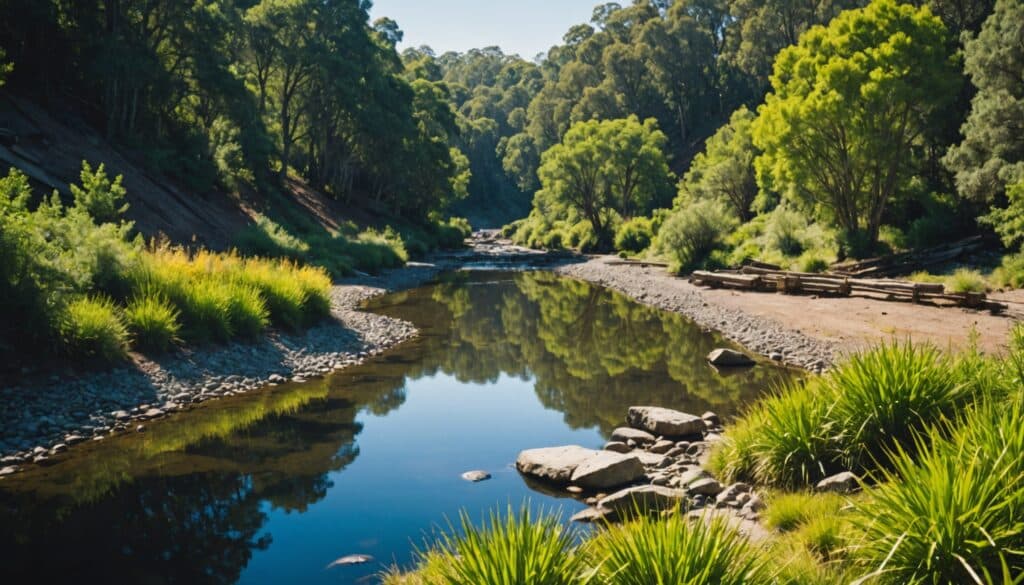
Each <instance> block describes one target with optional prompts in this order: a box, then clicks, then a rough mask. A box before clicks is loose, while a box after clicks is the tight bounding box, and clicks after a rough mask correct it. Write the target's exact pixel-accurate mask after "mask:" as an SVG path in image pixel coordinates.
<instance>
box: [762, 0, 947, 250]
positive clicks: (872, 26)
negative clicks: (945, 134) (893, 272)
mask: <svg viewBox="0 0 1024 585" xmlns="http://www.w3.org/2000/svg"><path fill="white" fill-rule="evenodd" d="M946 40H947V36H946V29H945V27H944V26H943V24H942V21H940V20H939V19H938V18H936V17H935V16H933V15H932V14H931V12H930V11H929V10H928V9H927V8H920V9H918V8H914V7H913V6H910V5H905V4H904V5H899V4H897V3H896V2H895V0H875V1H874V2H872V3H871V4H870V5H868V6H867V7H866V8H863V9H859V10H850V11H847V12H844V13H842V14H841V15H839V16H838V17H837V18H836V19H835V20H833V21H832V22H831V23H830V24H829V25H828V26H827V27H815V28H813V29H811V30H810V31H808V32H807V33H806V34H804V35H803V36H802V37H800V42H799V44H798V45H796V46H793V47H789V48H787V49H785V50H783V51H782V52H781V53H780V54H779V57H778V59H776V62H775V72H774V74H773V76H772V87H773V92H772V93H771V94H769V95H768V97H767V100H766V102H765V104H764V105H763V106H761V107H760V108H759V110H758V111H759V116H758V119H757V120H755V121H754V125H753V137H754V144H755V145H756V146H758V147H759V148H761V149H762V150H763V151H764V154H763V155H762V156H760V157H758V159H757V167H758V176H759V181H760V184H761V186H762V188H765V189H774V190H777V191H779V192H782V193H785V194H786V195H787V196H789V197H794V198H796V199H798V200H800V201H802V202H804V203H806V204H808V205H809V206H810V207H813V208H815V209H817V210H818V211H820V212H823V214H825V215H826V216H827V217H829V218H831V219H832V220H833V221H835V223H836V224H837V225H838V226H839V227H840V228H841V229H842V230H843V232H844V233H845V236H846V238H848V241H849V242H857V243H863V244H864V245H865V246H866V247H870V246H873V245H874V243H876V242H877V241H878V232H879V228H880V227H881V225H882V219H883V214H884V213H885V210H886V206H887V205H888V204H889V203H890V202H892V201H893V200H894V199H897V198H899V197H901V196H904V195H905V194H906V193H907V191H906V182H907V179H908V178H909V176H910V175H911V170H912V166H911V163H912V153H913V149H914V147H915V146H916V145H917V144H918V141H919V138H920V137H921V135H922V133H923V131H924V130H925V128H926V123H927V120H928V116H929V114H930V113H931V112H933V111H934V110H935V109H936V108H939V107H941V106H942V105H943V104H944V103H945V102H946V101H947V100H948V99H949V97H950V96H952V95H954V94H955V91H956V80H957V77H956V69H955V66H954V61H953V58H952V56H951V55H950V53H949V50H948V43H947V42H946Z"/></svg>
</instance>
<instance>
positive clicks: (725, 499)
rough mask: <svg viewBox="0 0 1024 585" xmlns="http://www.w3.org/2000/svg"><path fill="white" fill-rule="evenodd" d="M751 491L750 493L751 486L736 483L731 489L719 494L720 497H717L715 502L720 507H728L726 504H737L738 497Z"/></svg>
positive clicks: (728, 488)
mask: <svg viewBox="0 0 1024 585" xmlns="http://www.w3.org/2000/svg"><path fill="white" fill-rule="evenodd" d="M749 491H750V486H749V485H747V484H745V483H743V482H737V483H734V484H732V485H730V486H729V487H727V488H725V489H724V490H722V491H721V492H720V493H719V494H718V496H716V497H715V501H716V502H717V503H718V504H719V505H726V504H728V503H730V502H733V503H735V500H736V496H738V495H740V494H743V493H746V492H749Z"/></svg>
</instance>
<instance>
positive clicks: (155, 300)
mask: <svg viewBox="0 0 1024 585" xmlns="http://www.w3.org/2000/svg"><path fill="white" fill-rule="evenodd" d="M124 315H125V321H126V322H127V324H128V330H129V331H131V334H132V344H133V345H134V346H135V347H137V348H139V349H141V350H143V351H154V352H164V351H167V350H168V349H170V348H171V346H172V345H173V344H174V343H175V342H176V341H177V340H178V334H179V333H180V331H181V323H180V322H179V317H180V315H181V313H180V312H179V311H178V309H176V308H175V307H174V305H172V304H171V303H170V301H168V300H167V298H166V297H164V296H163V295H161V294H160V293H156V292H149V291H143V292H142V293H141V294H139V295H138V296H136V297H135V298H133V299H132V300H131V301H129V302H128V306H127V307H125V310H124Z"/></svg>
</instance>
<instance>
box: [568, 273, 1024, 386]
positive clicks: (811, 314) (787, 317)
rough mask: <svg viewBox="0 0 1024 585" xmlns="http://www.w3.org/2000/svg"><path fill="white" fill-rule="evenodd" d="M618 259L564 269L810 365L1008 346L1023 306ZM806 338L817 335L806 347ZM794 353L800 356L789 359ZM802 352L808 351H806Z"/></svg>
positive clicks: (1014, 299)
mask: <svg viewBox="0 0 1024 585" xmlns="http://www.w3.org/2000/svg"><path fill="white" fill-rule="evenodd" d="M612 260H617V259H615V258H612V257H593V258H590V259H589V260H587V261H586V262H584V263H580V264H575V265H571V266H567V267H564V268H561V269H559V270H560V271H561V272H563V273H565V274H567V275H570V276H575V277H577V278H582V279H584V280H589V281H592V282H598V283H601V284H604V285H606V286H610V287H612V288H615V289H618V290H620V291H621V292H624V293H626V294H629V295H630V296H633V297H634V298H637V299H638V300H640V301H641V302H645V303H648V304H652V305H656V306H660V307H662V308H666V309H669V310H675V311H678V312H680V313H683V314H686V315H687V316H688V317H690V318H692V319H694V320H695V321H696V322H698V323H699V324H701V325H703V326H706V327H708V328H711V329H716V330H718V331H721V332H722V333H723V334H724V335H725V336H726V337H728V338H730V339H733V340H735V341H738V342H740V343H742V344H743V345H745V346H747V347H748V348H750V349H751V350H753V351H756V352H758V353H762V354H765V355H768V353H769V352H770V351H772V348H773V347H774V346H780V347H779V349H778V350H779V351H785V352H787V359H786V360H785V361H787V362H791V363H793V364H794V365H800V366H803V367H807V359H806V357H807V355H808V354H809V355H810V356H813V355H814V354H818V355H820V357H821V359H822V360H824V361H826V362H828V361H830V359H834V357H835V356H838V355H842V354H845V353H849V352H852V351H856V350H858V349H862V348H864V347H866V346H869V345H872V344H876V343H878V342H880V341H886V340H892V339H901V340H902V339H912V340H914V341H922V342H924V341H927V342H931V343H934V344H936V345H938V346H940V347H942V348H953V349H961V348H964V347H967V346H968V345H969V344H970V342H971V337H972V331H977V334H978V345H979V347H980V348H981V349H982V350H983V351H985V352H987V353H1000V352H1002V351H1003V350H1005V348H1006V344H1007V339H1008V335H1009V332H1010V329H1011V328H1012V327H1013V326H1014V324H1015V323H1017V322H1018V318H1019V316H1020V313H1019V310H1020V309H1024V304H1021V303H1022V302H1024V294H1022V293H1021V291H1012V292H1009V293H999V294H995V295H992V296H993V298H995V299H997V300H1002V301H1008V302H1010V303H1011V305H1010V306H1011V308H1012V310H1011V311H1010V312H1009V313H1007V314H1006V315H993V314H991V313H989V312H987V311H975V310H969V309H962V308H958V307H936V306H932V305H924V304H920V305H915V304H911V303H904V302H892V301H884V300H881V299H874V298H867V297H843V298H835V297H812V296H794V295H784V294H776V293H758V292H741V291H732V290H726V289H710V288H705V287H698V286H694V285H692V284H690V283H689V282H687V280H686V279H685V278H678V277H675V276H672V275H670V274H668V273H667V272H666V271H665V270H664V269H663V268H656V267H640V266H636V265H622V264H614V265H613V264H609V262H610V261H612ZM800 339H809V340H811V341H812V343H811V346H812V347H811V348H809V349H808V348H806V347H805V348H803V351H802V352H801V351H795V352H794V351H792V350H793V348H794V347H795V348H796V349H797V350H799V349H800V346H801V345H802V344H804V345H805V344H806V342H802V343H801V342H799V341H798V340H800ZM790 353H795V354H797V357H800V358H801V359H799V360H790V359H789V355H790ZM801 353H802V354H803V355H802V356H801V355H799V354H801Z"/></svg>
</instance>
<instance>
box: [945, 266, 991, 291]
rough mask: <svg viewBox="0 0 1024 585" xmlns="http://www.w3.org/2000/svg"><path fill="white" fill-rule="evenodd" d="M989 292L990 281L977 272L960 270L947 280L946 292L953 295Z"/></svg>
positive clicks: (966, 269) (965, 269)
mask: <svg viewBox="0 0 1024 585" xmlns="http://www.w3.org/2000/svg"><path fill="white" fill-rule="evenodd" d="M987 290H988V281H987V280H986V279H985V276H984V275H982V274H981V272H979V271H977V270H970V269H968V268H958V269H957V270H956V271H954V272H953V274H952V275H950V276H949V278H947V279H946V291H947V292H953V293H983V292H986V291H987Z"/></svg>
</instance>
